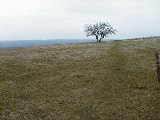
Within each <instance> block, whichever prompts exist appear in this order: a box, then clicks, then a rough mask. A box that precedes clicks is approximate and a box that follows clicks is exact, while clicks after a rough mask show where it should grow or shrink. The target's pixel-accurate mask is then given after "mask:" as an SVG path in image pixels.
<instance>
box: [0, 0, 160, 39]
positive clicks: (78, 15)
mask: <svg viewBox="0 0 160 120" xmlns="http://www.w3.org/2000/svg"><path fill="white" fill-rule="evenodd" d="M97 21H109V22H110V23H111V24H112V25H113V26H114V27H115V28H116V29H117V30H118V31H119V32H118V35H117V36H113V38H128V37H141V36H155V35H160V1H159V0H0V40H24V39H25V40H26V39H32V40H33V39H43V40H45V39H56V38H67V39H68V38H72V39H73V38H85V33H84V26H85V24H89V23H95V22H97Z"/></svg>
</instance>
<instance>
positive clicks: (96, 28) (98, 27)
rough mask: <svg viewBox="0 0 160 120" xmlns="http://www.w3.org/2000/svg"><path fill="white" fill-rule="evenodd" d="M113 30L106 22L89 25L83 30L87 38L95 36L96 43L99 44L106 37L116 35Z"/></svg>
mask: <svg viewBox="0 0 160 120" xmlns="http://www.w3.org/2000/svg"><path fill="white" fill-rule="evenodd" d="M116 31H117V30H116V29H114V28H113V27H112V26H111V25H110V24H109V23H108V22H98V23H96V24H89V25H87V26H86V28H85V32H86V34H87V37H88V36H95V37H96V40H97V42H101V41H102V39H104V38H105V37H107V35H109V34H110V35H111V34H116Z"/></svg>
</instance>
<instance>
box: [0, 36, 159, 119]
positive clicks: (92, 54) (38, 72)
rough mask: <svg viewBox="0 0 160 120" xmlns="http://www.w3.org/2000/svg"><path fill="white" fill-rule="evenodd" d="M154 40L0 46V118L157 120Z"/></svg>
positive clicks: (156, 46) (157, 102)
mask: <svg viewBox="0 0 160 120" xmlns="http://www.w3.org/2000/svg"><path fill="white" fill-rule="evenodd" d="M159 48H160V39H159V40H158V38H156V40H141V41H139V40H137V41H131V40H130V41H113V42H106V43H101V44H93V43H92V44H77V45H60V46H46V47H34V48H17V49H8V50H7V49H1V50H0V120H158V119H160V83H158V82H157V78H156V66H155V63H156V62H155V50H157V49H159Z"/></svg>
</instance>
